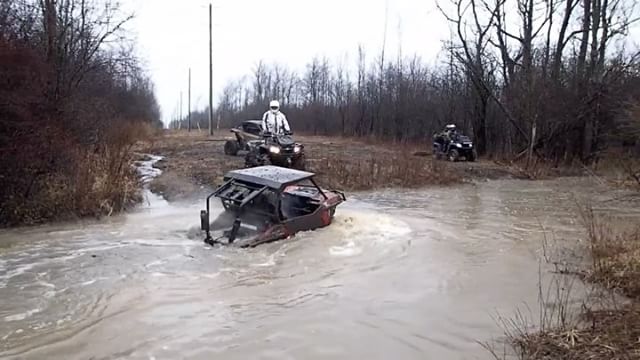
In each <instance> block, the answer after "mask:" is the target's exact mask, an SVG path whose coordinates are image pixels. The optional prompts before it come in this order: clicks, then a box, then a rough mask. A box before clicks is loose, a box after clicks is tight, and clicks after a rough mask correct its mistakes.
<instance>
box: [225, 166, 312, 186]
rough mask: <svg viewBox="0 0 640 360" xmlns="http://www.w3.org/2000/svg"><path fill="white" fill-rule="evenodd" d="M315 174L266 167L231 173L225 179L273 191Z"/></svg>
mask: <svg viewBox="0 0 640 360" xmlns="http://www.w3.org/2000/svg"><path fill="white" fill-rule="evenodd" d="M313 176H315V174H314V173H311V172H307V171H300V170H295V169H289V168H283V167H279V166H273V165H266V166H258V167H253V168H248V169H240V170H232V171H229V172H228V173H227V174H226V175H225V176H224V177H225V179H235V180H240V181H244V182H248V183H253V184H257V185H262V186H267V187H270V188H272V189H278V190H279V189H282V188H283V187H285V186H287V185H291V184H294V183H297V182H299V181H302V180H306V179H310V178H312V177H313Z"/></svg>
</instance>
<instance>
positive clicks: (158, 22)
mask: <svg viewBox="0 0 640 360" xmlns="http://www.w3.org/2000/svg"><path fill="white" fill-rule="evenodd" d="M211 2H212V3H213V22H214V29H213V85H214V106H215V103H216V102H217V96H218V95H219V94H220V93H221V90H222V87H223V86H224V85H225V84H226V83H227V82H228V81H229V80H234V79H238V78H240V77H242V76H244V75H248V74H250V73H251V71H252V69H253V68H254V67H255V65H256V64H257V63H258V62H259V61H260V60H264V61H265V62H267V63H273V62H278V63H281V64H284V65H287V66H288V67H289V68H291V69H293V70H296V71H298V72H301V71H303V70H304V67H305V65H306V63H307V62H309V61H310V60H311V59H312V58H313V57H314V56H320V57H322V56H327V57H328V58H329V59H330V60H332V61H338V60H340V61H347V62H348V64H351V65H354V64H355V61H356V54H357V48H358V45H359V44H361V45H363V46H364V48H365V50H366V52H367V54H368V57H369V59H371V58H372V57H373V56H376V55H377V54H379V52H380V50H381V48H382V40H383V35H384V28H385V26H384V24H385V12H386V13H387V17H386V18H387V21H388V23H387V47H386V49H387V51H388V54H389V56H394V55H395V53H396V51H397V50H398V48H399V45H401V46H402V52H403V54H404V55H407V56H410V55H414V54H417V55H419V56H420V57H422V59H423V60H425V61H427V62H435V61H437V57H438V55H440V52H441V49H442V40H446V39H448V38H449V36H450V30H449V25H448V24H447V22H446V20H445V19H444V17H443V16H442V14H441V13H440V12H439V11H438V9H437V7H436V2H435V0H389V1H386V0H324V1H317V0H269V1H265V0H211ZM387 3H388V11H385V8H386V6H387ZM442 3H443V5H446V4H448V3H449V2H448V1H445V0H443V1H442ZM123 5H124V6H125V10H126V11H127V12H134V14H135V18H134V20H133V21H132V22H131V23H130V24H129V25H128V27H129V30H131V32H132V33H133V34H134V35H135V37H136V40H137V44H138V50H139V55H140V56H141V57H142V58H143V59H144V61H145V64H146V68H147V70H148V71H149V73H150V75H151V77H152V79H153V81H154V83H155V85H156V94H157V97H158V101H159V103H160V106H161V108H162V118H163V121H164V122H165V123H168V122H169V121H170V120H171V119H172V118H173V116H175V114H176V113H177V108H178V102H179V98H180V91H183V113H184V114H186V112H187V105H186V104H187V74H188V69H189V67H191V69H192V109H202V108H204V107H205V106H206V104H207V101H208V89H209V83H208V61H209V60H208V49H209V37H208V36H209V35H208V34H209V20H208V6H209V0H182V1H175V0H126V1H123ZM512 20H513V21H517V17H513V19H512ZM639 37H640V29H639V27H638V26H634V27H633V29H632V31H631V36H629V37H628V38H627V40H628V42H632V43H634V42H637V41H638V38H639ZM635 48H636V49H637V46H636V47H635ZM266 106H267V104H265V107H266Z"/></svg>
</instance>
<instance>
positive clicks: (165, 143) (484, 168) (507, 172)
mask: <svg viewBox="0 0 640 360" xmlns="http://www.w3.org/2000/svg"><path fill="white" fill-rule="evenodd" d="M227 139H232V134H231V133H230V132H229V131H228V130H220V131H219V132H217V133H216V134H215V136H213V137H209V136H207V134H206V133H205V132H198V131H193V132H191V133H187V132H186V131H167V132H165V134H164V135H162V136H160V137H157V138H156V139H155V140H154V141H153V143H151V144H150V145H148V146H146V147H144V148H143V149H141V150H143V151H145V152H148V153H153V154H157V155H161V156H163V157H164V158H165V159H166V161H161V162H158V163H157V164H156V166H157V167H159V168H161V169H162V170H163V174H162V175H161V176H159V177H158V178H157V179H155V180H154V181H153V183H152V184H151V189H152V190H153V191H155V192H157V193H160V194H162V195H163V196H164V197H165V198H167V199H168V200H172V201H174V200H181V199H187V198H189V197H191V196H192V195H191V194H194V193H195V194H198V195H201V194H202V193H204V192H206V191H207V190H210V189H212V188H215V186H216V185H219V184H220V183H221V182H222V176H223V175H224V174H225V173H226V172H227V171H229V170H232V169H236V168H241V167H243V166H244V152H240V154H239V155H238V156H229V155H225V154H224V151H223V148H224V142H225V141H226V140H227ZM296 140H297V141H300V142H301V143H303V144H304V145H305V152H306V157H307V165H308V167H309V169H310V170H311V171H314V172H316V173H317V174H318V178H319V181H320V182H321V183H322V184H324V185H326V186H331V187H336V188H341V189H343V190H347V191H349V190H371V189H375V188H385V187H420V186H428V185H448V184H456V183H462V182H467V181H483V180H487V179H493V180H496V179H505V178H526V176H525V175H523V174H520V173H519V172H518V171H514V169H512V168H509V167H507V166H503V165H500V164H497V163H495V162H492V161H485V160H481V161H478V162H475V163H471V162H458V163H448V162H445V161H438V162H434V161H433V160H432V158H431V156H430V155H429V154H427V153H426V151H425V149H424V148H421V147H419V146H415V145H398V144H381V143H371V142H367V141H365V140H355V139H347V138H331V137H325V136H296Z"/></svg>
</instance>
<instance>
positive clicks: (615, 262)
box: [582, 208, 640, 300]
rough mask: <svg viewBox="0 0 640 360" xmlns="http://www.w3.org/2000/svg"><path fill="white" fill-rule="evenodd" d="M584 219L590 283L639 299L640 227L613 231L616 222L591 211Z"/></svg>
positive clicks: (588, 210) (586, 213)
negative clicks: (588, 253) (587, 244)
mask: <svg viewBox="0 0 640 360" xmlns="http://www.w3.org/2000/svg"><path fill="white" fill-rule="evenodd" d="M582 217H583V220H584V223H585V226H586V228H587V239H588V241H589V252H590V256H591V268H590V269H589V271H588V272H587V278H588V280H590V281H591V282H594V283H597V284H600V285H602V286H604V287H605V288H607V289H612V290H619V291H621V292H622V293H623V294H624V295H626V296H628V297H630V298H633V299H636V300H640V226H636V227H635V228H633V227H632V228H630V229H620V228H619V227H617V228H614V227H613V225H612V224H615V223H616V222H617V221H616V220H615V219H611V218H605V217H599V216H597V215H596V214H594V212H593V210H592V209H591V208H587V209H585V210H584V211H583V212H582ZM618 222H619V221H618Z"/></svg>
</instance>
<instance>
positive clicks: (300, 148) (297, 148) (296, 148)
mask: <svg viewBox="0 0 640 360" xmlns="http://www.w3.org/2000/svg"><path fill="white" fill-rule="evenodd" d="M301 150H302V147H300V146H298V145H296V146H294V147H293V152H294V153H299V152H300V151H301Z"/></svg>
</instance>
